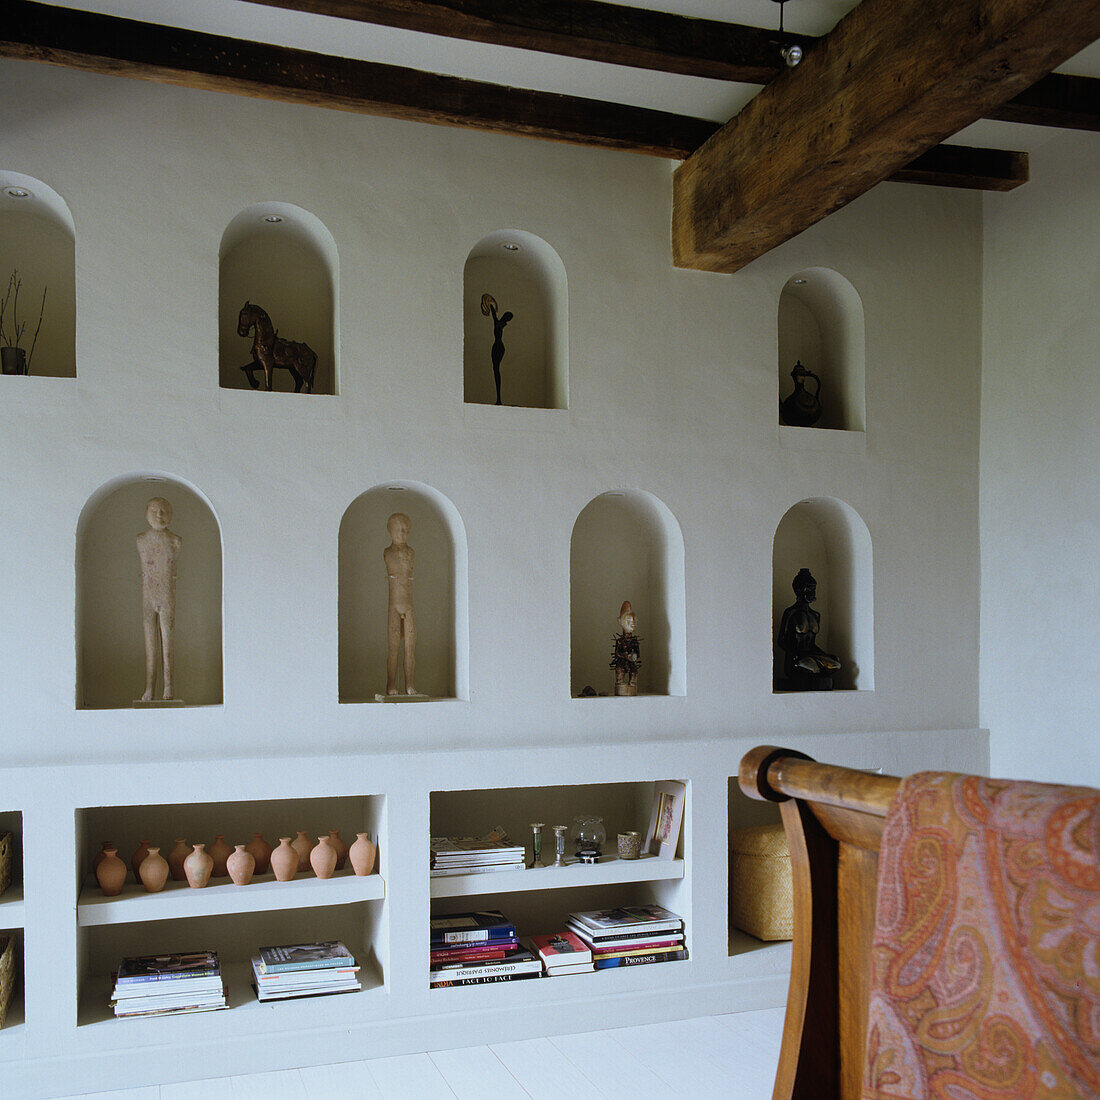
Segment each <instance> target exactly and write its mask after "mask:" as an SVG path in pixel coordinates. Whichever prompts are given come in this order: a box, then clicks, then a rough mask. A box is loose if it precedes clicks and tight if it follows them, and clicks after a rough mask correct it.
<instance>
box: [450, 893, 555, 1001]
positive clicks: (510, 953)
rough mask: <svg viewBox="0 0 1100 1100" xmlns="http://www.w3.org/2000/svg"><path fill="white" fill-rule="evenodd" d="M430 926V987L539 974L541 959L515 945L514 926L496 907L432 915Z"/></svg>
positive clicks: (502, 980) (484, 982)
mask: <svg viewBox="0 0 1100 1100" xmlns="http://www.w3.org/2000/svg"><path fill="white" fill-rule="evenodd" d="M431 930H432V936H431V966H430V979H431V985H432V988H433V989H436V988H438V987H443V986H451V985H484V984H486V983H488V982H509V981H515V980H517V979H520V978H541V977H542V960H541V959H540V958H539V957H538V956H537V955H535V954H534V953H533V952H531V951H529V950H527V948H525V947H520V946H519V941H518V940H517V939H516V926H515V925H514V924H513V923H512V922H511V921H510V920H508V918H507V917H505V915H504V914H503V913H501V912H499V911H498V910H492V911H490V912H486V913H454V914H452V915H451V916H448V917H433V918H432V922H431Z"/></svg>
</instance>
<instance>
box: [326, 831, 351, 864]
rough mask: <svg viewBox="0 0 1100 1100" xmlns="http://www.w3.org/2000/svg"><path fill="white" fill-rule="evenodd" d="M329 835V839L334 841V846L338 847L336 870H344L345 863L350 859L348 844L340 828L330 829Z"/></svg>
mask: <svg viewBox="0 0 1100 1100" xmlns="http://www.w3.org/2000/svg"><path fill="white" fill-rule="evenodd" d="M328 836H329V840H331V841H332V846H333V847H334V848H335V849H336V870H337V871H342V870H343V869H344V864H345V863H347V861H348V846H347V844H345V843H344V841H343V839H342V838H341V836H340V830H339V829H329V831H328Z"/></svg>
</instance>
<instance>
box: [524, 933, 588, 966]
mask: <svg viewBox="0 0 1100 1100" xmlns="http://www.w3.org/2000/svg"><path fill="white" fill-rule="evenodd" d="M531 946H532V948H533V949H534V950H535V951H536V952H537V953H538V954H539V956H540V957H541V958H542V961H543V962H544V963H545V964H546V966H547V968H550V967H551V966H562V965H567V964H575V963H585V962H588V963H590V962H591V961H592V948H591V947H590V946H589V945H588V944H586V943H584V942H583V941H582V940H581V939H580V937H579V936H577V935H576V934H575V933H574V932H553V933H550V934H549V935H543V936H532V937H531Z"/></svg>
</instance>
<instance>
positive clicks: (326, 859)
mask: <svg viewBox="0 0 1100 1100" xmlns="http://www.w3.org/2000/svg"><path fill="white" fill-rule="evenodd" d="M309 865H310V866H311V867H312V868H313V873H314V874H315V875H316V876H317V877H318V878H332V872H333V871H335V870H336V849H335V848H334V847H333V846H332V838H331V837H327V836H319V837H318V838H317V847H316V848H314V849H313V851H312V852H310V853H309Z"/></svg>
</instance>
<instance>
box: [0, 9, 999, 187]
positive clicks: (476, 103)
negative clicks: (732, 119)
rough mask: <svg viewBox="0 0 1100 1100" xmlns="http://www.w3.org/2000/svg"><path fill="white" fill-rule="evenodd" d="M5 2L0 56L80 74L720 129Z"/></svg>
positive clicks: (618, 134)
mask: <svg viewBox="0 0 1100 1100" xmlns="http://www.w3.org/2000/svg"><path fill="white" fill-rule="evenodd" d="M8 4H9V6H8V12H7V16H6V18H5V20H4V21H3V22H2V23H0V55H6V56H8V57H17V58H22V59H26V60H32V61H44V62H49V63H51V64H57V65H65V66H69V67H73V68H78V69H84V70H87V71H91V72H97V73H109V74H112V75H116V76H129V77H138V78H141V79H146V80H160V81H166V82H168V83H172V84H180V85H183V86H185V87H190V88H201V89H204V90H207V91H218V92H234V93H238V94H244V95H251V96H260V97H263V98H268V99H276V100H283V101H287V102H291V103H304V104H310V105H313V106H321V107H336V108H340V109H343V110H348V111H361V112H363V113H367V114H377V115H386V116H389V117H392V118H404V119H414V120H417V121H422V122H437V123H444V124H447V125H452V126H469V127H472V128H475V129H481V130H489V131H494V132H497V133H508V134H525V135H528V136H531V137H539V138H546V139H549V140H554V141H565V142H571V143H574V144H579V145H587V146H595V147H598V148H604V149H621V150H627V151H630V152H634V153H648V154H651V155H653V156H659V157H667V158H669V159H671V160H683V159H684V158H685V157H687V156H688V155H689V154H690V153H692V152H693V151H694V150H696V149H698V148H699V146H700V145H702V144H703V142H705V141H706V140H707V138H709V137H710V136H711V135H712V134H714V133H715V132H716V131H717V130H718V129H719V124H718V123H716V122H712V121H710V120H708V119H702V118H689V117H685V116H682V115H672V114H665V113H664V112H661V111H650V110H646V109H643V108H641V107H629V106H624V105H621V104H615V103H600V102H597V101H595V100H588V99H579V98H577V97H574V96H562V95H552V94H549V93H545V92H530V91H523V90H520V89H515V88H504V87H500V86H499V85H495V84H482V83H480V82H478V81H472V80H460V79H458V78H457V77H448V76H438V75H433V74H431V73H421V72H418V71H416V70H414V69H403V68H399V67H397V66H393V65H377V64H374V63H371V62H366V61H352V60H349V59H347V58H337V57H327V56H325V55H322V54H314V53H306V52H304V51H301V50H290V49H284V48H282V47H278V46H265V45H260V44H257V43H253V42H241V41H238V40H236V39H231V38H220V37H216V36H214V35H207V34H199V33H197V32H194V31H183V30H179V29H174V28H169V27H162V26H157V25H155V24H149V23H139V22H134V21H133V20H128V19H119V18H115V17H113V16H106V15H99V14H95V13H90V12H84V11H74V10H71V9H67V8H56V7H51V6H48V5H44V4H36V3H29V2H24V0H8ZM976 152H977V153H981V152H983V151H982V150H977V151H976ZM984 172H985V175H986V177H987V182H986V183H985V184H980V183H978V182H977V181H978V180H979V178H980V175H981V173H975V172H974V171H973V165H972V164H971V165H960V171H958V172H955V173H954V182H953V183H952V184H951V185H952V186H958V187H965V186H993V187H996V188H997V189H1000V188H1001V187H1002V186H1003V184H1004V182H1005V181H997V180H996V179H995V176H996V165H995V164H992V163H989V164H987V166H986V168H985V170H984ZM951 177H952V171H951V168H950V166H948V167H946V168H945V169H944V170H943V171H942V172H941V173H940V178H939V179H936V180H934V181H933V179H932V176H931V174H929V173H928V172H924V173H921V172H919V171H915V174H914V175H913V176H911V177H910V178H911V179H913V180H914V181H915V182H937V183H942V182H944V180H945V179H948V178H951ZM990 179H992V180H993V182H992V183H991V184H990V183H989V182H988V180H990Z"/></svg>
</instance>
